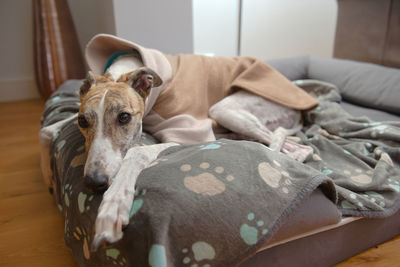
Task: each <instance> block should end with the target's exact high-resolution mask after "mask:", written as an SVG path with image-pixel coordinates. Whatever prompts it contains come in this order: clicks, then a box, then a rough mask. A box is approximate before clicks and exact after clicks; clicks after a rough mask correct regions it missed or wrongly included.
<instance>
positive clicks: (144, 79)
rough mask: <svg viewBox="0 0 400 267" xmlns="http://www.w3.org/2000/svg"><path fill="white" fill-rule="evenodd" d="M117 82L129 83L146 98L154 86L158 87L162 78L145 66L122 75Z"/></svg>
mask: <svg viewBox="0 0 400 267" xmlns="http://www.w3.org/2000/svg"><path fill="white" fill-rule="evenodd" d="M117 82H125V83H127V84H129V85H130V86H131V87H132V88H133V89H135V91H136V92H137V93H138V94H139V95H140V96H141V97H143V99H146V97H147V96H148V95H149V94H150V90H151V88H152V87H158V86H160V85H161V84H162V80H161V78H160V76H158V74H157V73H155V72H154V71H153V70H151V69H149V68H146V67H143V68H139V69H137V70H134V71H132V72H129V73H127V74H124V75H122V76H121V77H120V78H119V79H118V81H117Z"/></svg>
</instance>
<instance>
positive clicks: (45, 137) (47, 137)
mask: <svg viewBox="0 0 400 267" xmlns="http://www.w3.org/2000/svg"><path fill="white" fill-rule="evenodd" d="M77 116H78V114H75V115H73V116H71V117H69V118H66V119H64V120H61V121H59V122H56V123H53V124H51V125H49V126H46V127H43V128H42V129H40V131H39V144H40V168H41V169H42V174H43V179H44V181H45V183H46V185H47V186H48V188H52V184H51V180H52V171H51V168H50V145H51V142H52V141H53V139H54V137H55V136H56V135H57V134H58V132H59V131H60V129H61V128H62V127H63V126H64V125H65V124H66V123H68V122H70V121H73V120H75V119H76V118H77Z"/></svg>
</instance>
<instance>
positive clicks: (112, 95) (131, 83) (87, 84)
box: [78, 67, 162, 191]
mask: <svg viewBox="0 0 400 267" xmlns="http://www.w3.org/2000/svg"><path fill="white" fill-rule="evenodd" d="M161 83H162V81H161V79H160V77H159V76H158V75H157V74H156V73H155V72H154V71H152V70H151V69H149V68H145V67H143V68H139V69H137V70H135V71H132V72H130V73H127V74H124V75H122V76H121V77H120V78H119V79H118V80H117V81H114V79H113V78H112V77H111V75H109V74H107V73H106V74H105V75H104V76H97V75H94V74H93V73H92V72H89V74H88V76H87V78H86V79H85V80H84V83H83V85H82V86H81V88H80V98H81V106H80V109H79V115H78V125H79V129H80V131H81V132H82V134H83V135H84V136H85V139H86V142H85V147H86V151H87V154H88V156H87V160H86V164H85V169H84V177H85V178H84V179H85V185H86V186H87V187H88V188H90V189H92V190H94V191H104V190H106V189H107V187H108V185H109V184H111V182H112V179H113V178H114V176H115V175H116V173H117V172H118V170H119V168H120V166H121V162H122V159H123V158H124V156H125V154H126V152H127V151H128V149H129V148H131V147H132V146H133V145H134V144H135V143H137V142H138V141H139V139H140V136H141V133H142V118H143V113H144V104H145V100H146V97H147V96H148V95H149V93H150V90H151V88H152V87H157V86H160V85H161Z"/></svg>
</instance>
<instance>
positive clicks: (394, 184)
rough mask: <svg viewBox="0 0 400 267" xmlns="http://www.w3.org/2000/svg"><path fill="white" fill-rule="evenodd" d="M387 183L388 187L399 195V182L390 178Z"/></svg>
mask: <svg viewBox="0 0 400 267" xmlns="http://www.w3.org/2000/svg"><path fill="white" fill-rule="evenodd" d="M388 182H389V186H390V187H391V188H392V189H393V190H395V191H396V192H398V193H400V183H399V181H395V180H393V179H391V178H390V179H388Z"/></svg>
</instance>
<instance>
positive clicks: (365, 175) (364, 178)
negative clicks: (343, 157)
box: [343, 169, 373, 185]
mask: <svg viewBox="0 0 400 267" xmlns="http://www.w3.org/2000/svg"><path fill="white" fill-rule="evenodd" d="M343 173H344V174H345V175H346V176H348V177H349V178H350V179H351V180H352V181H353V182H355V183H358V184H363V185H366V184H370V183H372V177H371V176H370V175H372V174H373V171H372V170H367V171H365V172H364V171H363V170H361V169H355V170H354V171H351V170H344V171H343Z"/></svg>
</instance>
